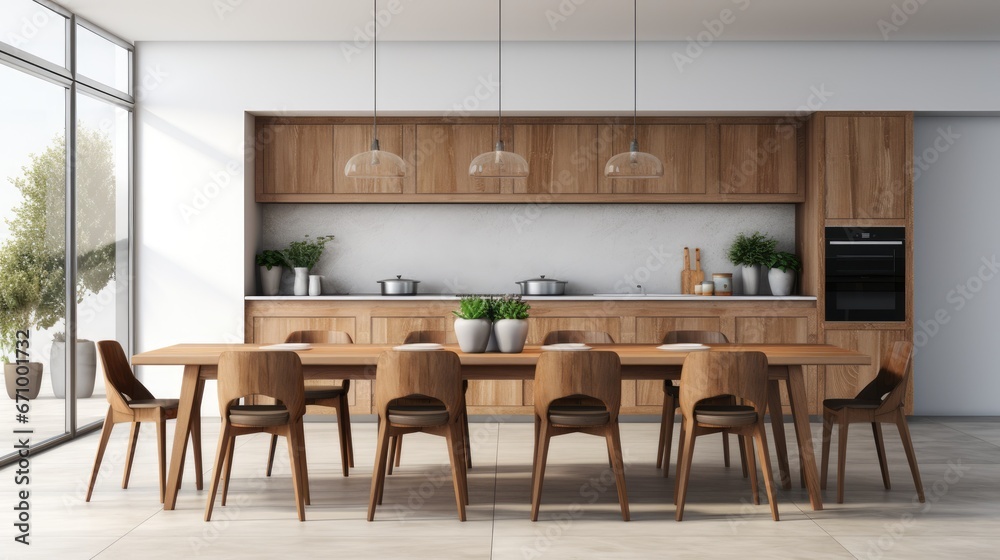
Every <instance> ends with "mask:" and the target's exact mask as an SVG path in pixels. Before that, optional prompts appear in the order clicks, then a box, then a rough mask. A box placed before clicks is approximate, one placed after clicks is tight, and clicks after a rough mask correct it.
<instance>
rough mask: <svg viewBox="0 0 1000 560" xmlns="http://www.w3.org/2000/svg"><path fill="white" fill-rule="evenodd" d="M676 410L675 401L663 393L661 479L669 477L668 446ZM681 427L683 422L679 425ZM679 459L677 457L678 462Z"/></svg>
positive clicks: (671, 441)
mask: <svg viewBox="0 0 1000 560" xmlns="http://www.w3.org/2000/svg"><path fill="white" fill-rule="evenodd" d="M676 410H677V400H676V399H674V398H673V397H671V396H670V395H667V394H666V393H664V395H663V425H662V426H661V430H662V431H663V458H662V459H661V463H662V464H663V477H664V478H666V477H668V476H670V446H671V445H673V439H674V412H676ZM681 425H683V422H682V423H681ZM679 459H680V457H679V456H678V460H679Z"/></svg>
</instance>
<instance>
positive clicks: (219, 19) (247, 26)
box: [57, 0, 1000, 41]
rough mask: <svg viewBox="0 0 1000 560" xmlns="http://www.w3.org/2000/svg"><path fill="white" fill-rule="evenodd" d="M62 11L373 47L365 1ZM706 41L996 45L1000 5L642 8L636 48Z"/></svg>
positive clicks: (600, 5) (589, 11) (580, 21)
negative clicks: (367, 31)
mask: <svg viewBox="0 0 1000 560" xmlns="http://www.w3.org/2000/svg"><path fill="white" fill-rule="evenodd" d="M57 3H59V4H61V5H63V6H65V7H66V8H68V9H70V10H72V11H74V12H75V13H77V14H79V15H80V16H82V17H84V18H86V19H88V20H90V21H92V22H93V23H95V24H97V25H99V26H101V27H103V28H105V29H107V30H108V31H111V32H113V33H115V34H116V35H119V36H120V37H122V38H123V39H126V40H129V41H355V40H361V41H366V40H367V35H365V32H364V31H363V28H364V26H365V25H366V24H369V23H370V21H371V12H372V9H371V2H370V1H369V0H281V1H280V2H277V1H274V0H57ZM390 7H393V8H394V10H390ZM503 8H504V39H505V40H511V41H620V40H631V38H632V26H631V23H632V6H631V3H630V2H627V1H625V0H504V3H503ZM724 10H728V12H724ZM378 11H379V14H380V16H381V18H380V19H382V21H383V23H382V26H381V27H380V28H379V40H383V39H384V40H387V41H482V40H490V41H492V40H495V38H496V19H497V17H496V13H497V3H496V2H494V1H492V0H378ZM392 11H395V13H392ZM908 12H909V13H908ZM725 20H727V21H728V23H724V21H725ZM880 22H881V23H880ZM702 32H704V33H702ZM699 33H702V38H703V39H705V38H708V37H709V35H708V34H709V33H711V34H712V36H711V40H713V41H715V40H718V41H884V40H891V41H998V40H1000V2H998V1H997V0H948V1H947V2H943V1H933V0H640V1H639V40H641V41H654V40H656V41H688V40H690V39H692V38H694V37H696V36H697V35H698V34H699Z"/></svg>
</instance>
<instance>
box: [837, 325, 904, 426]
mask: <svg viewBox="0 0 1000 560" xmlns="http://www.w3.org/2000/svg"><path fill="white" fill-rule="evenodd" d="M824 338H825V342H826V343H827V344H833V345H835V346H840V347H842V348H850V349H851V350H857V351H858V352H864V353H865V354H868V355H869V356H871V357H872V364H871V365H870V366H824V368H823V369H824V370H825V376H824V377H825V379H824V387H823V389H824V394H825V398H828V399H838V398H850V397H854V396H855V395H857V394H858V391H860V390H861V389H862V388H863V387H864V386H865V385H867V384H868V383H869V382H870V381H871V380H872V379H875V374H876V373H878V369H879V367H880V366H881V360H882V353H883V352H885V351H886V349H887V348H889V346H890V345H891V344H892V343H893V342H897V341H901V340H913V335H912V333H911V331H910V330H908V329H906V328H902V329H879V330H856V329H851V330H840V329H837V330H833V329H829V328H827V330H826V331H825V333H824ZM911 375H912V374H911ZM906 412H907V414H910V413H912V412H913V378H912V376H911V378H910V387H909V390H908V393H907V396H906Z"/></svg>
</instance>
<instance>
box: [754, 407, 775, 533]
mask: <svg viewBox="0 0 1000 560" xmlns="http://www.w3.org/2000/svg"><path fill="white" fill-rule="evenodd" d="M756 438H757V453H758V455H759V457H760V469H761V472H762V474H763V475H764V489H765V490H766V491H767V503H768V506H770V508H771V519H774V520H775V521H777V520H778V496H777V492H775V488H774V475H773V473H772V472H771V454H770V452H769V451H768V449H767V431H766V428H764V422H763V421H762V422H760V423H759V424H757V431H756ZM748 451H749V449H748ZM755 470H756V469H755Z"/></svg>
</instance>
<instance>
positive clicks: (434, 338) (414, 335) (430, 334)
mask: <svg viewBox="0 0 1000 560" xmlns="http://www.w3.org/2000/svg"><path fill="white" fill-rule="evenodd" d="M417 342H434V343H437V344H448V333H447V332H445V331H410V333H409V334H407V335H406V339H405V340H403V344H415V343H417Z"/></svg>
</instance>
